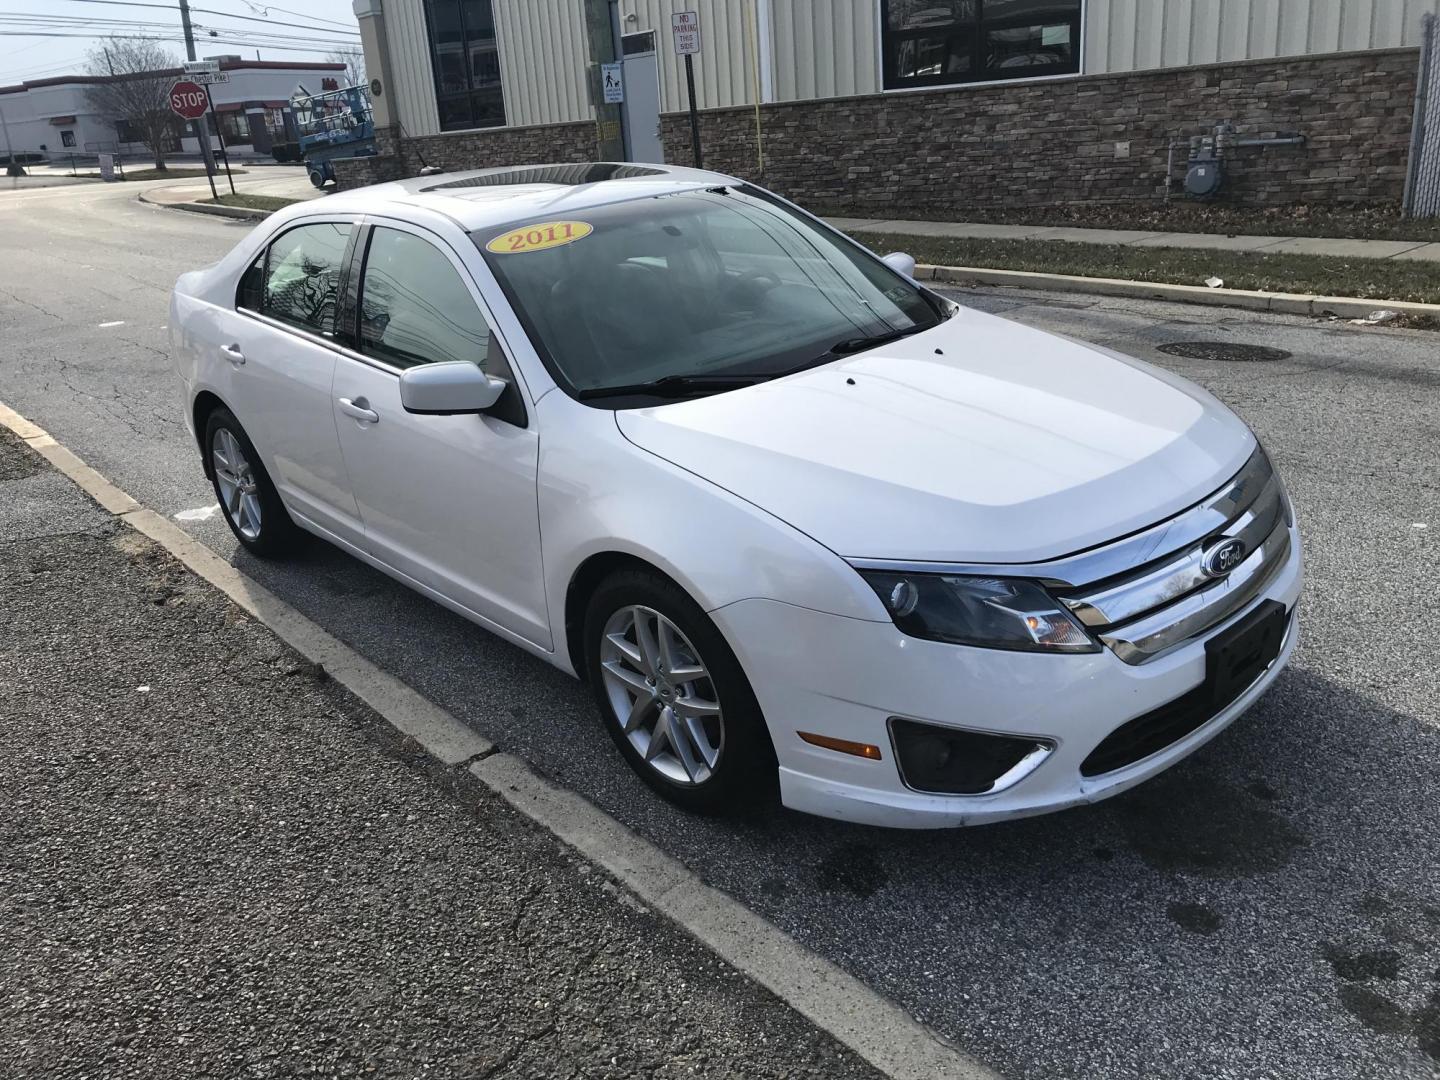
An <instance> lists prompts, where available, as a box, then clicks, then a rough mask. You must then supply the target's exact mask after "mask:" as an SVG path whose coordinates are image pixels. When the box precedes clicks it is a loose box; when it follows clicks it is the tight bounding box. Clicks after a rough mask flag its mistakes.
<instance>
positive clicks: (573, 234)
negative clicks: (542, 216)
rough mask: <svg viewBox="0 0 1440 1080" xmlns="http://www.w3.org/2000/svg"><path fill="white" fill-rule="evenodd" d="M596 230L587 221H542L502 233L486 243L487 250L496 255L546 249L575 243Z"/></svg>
mask: <svg viewBox="0 0 1440 1080" xmlns="http://www.w3.org/2000/svg"><path fill="white" fill-rule="evenodd" d="M594 231H595V229H594V226H592V225H590V224H589V223H588V222H585V221H542V222H541V223H540V224H539V225H526V226H525V227H524V228H523V229H512V230H511V231H510V232H507V233H501V234H500V235H499V236H497V237H495V239H494V240H491V241H490V242H489V243H488V244H486V245H485V250H486V251H493V252H494V253H495V254H496V255H519V254H520V253H521V252H524V251H544V250H545V249H546V248H554V247H561V246H562V245H564V244H573V243H574V242H575V241H576V240H583V239H584V238H585V237H587V236H589V235H590V234H591V233H592V232H594Z"/></svg>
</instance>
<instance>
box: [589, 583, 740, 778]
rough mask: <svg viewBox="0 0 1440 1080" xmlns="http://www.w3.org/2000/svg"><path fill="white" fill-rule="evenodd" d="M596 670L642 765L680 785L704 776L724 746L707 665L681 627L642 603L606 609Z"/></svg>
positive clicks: (710, 771) (711, 770)
mask: <svg viewBox="0 0 1440 1080" xmlns="http://www.w3.org/2000/svg"><path fill="white" fill-rule="evenodd" d="M600 670H601V675H602V677H603V678H604V680H605V691H606V697H607V698H608V699H609V702H610V708H611V712H612V713H613V716H612V719H613V720H614V722H615V723H617V724H619V725H620V729H621V731H622V732H624V734H625V737H626V738H627V739H628V740H629V741H630V745H631V746H632V747H634V748H635V751H636V753H638V754H639V755H640V757H641V759H642V760H643V761H644V762H645V763H646V765H647V766H649V767H650V768H652V769H654V770H655V771H656V772H658V773H659V774H660V775H662V776H664V777H665V779H667V780H669V781H670V782H671V783H673V784H679V785H681V786H682V787H694V786H698V785H700V784H703V783H705V782H706V781H707V780H709V779H710V777H711V776H712V775H713V773H714V771H715V769H716V767H717V766H718V765H719V762H720V755H721V754H722V753H723V752H724V749H725V721H724V718H723V717H722V715H721V712H720V699H719V695H718V694H717V692H716V690H715V686H714V683H713V682H712V680H711V678H710V672H709V670H708V669H707V668H706V667H705V663H704V661H703V660H701V658H700V654H699V652H698V651H697V650H696V649H695V646H694V645H692V644H691V643H690V639H689V638H687V637H686V636H685V634H684V632H683V631H681V629H680V628H679V627H678V626H676V625H675V624H674V623H673V622H671V621H670V620H669V619H668V618H666V617H665V616H664V615H662V614H660V612H658V611H656V610H654V609H653V608H648V607H643V606H641V605H638V604H636V605H631V606H628V607H623V608H621V609H620V610H619V611H617V612H615V613H614V614H613V615H611V616H610V619H609V620H608V621H607V622H606V624H605V630H604V639H603V641H602V642H601V653H600Z"/></svg>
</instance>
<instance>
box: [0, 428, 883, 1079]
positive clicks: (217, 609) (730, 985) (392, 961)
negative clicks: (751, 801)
mask: <svg viewBox="0 0 1440 1080" xmlns="http://www.w3.org/2000/svg"><path fill="white" fill-rule="evenodd" d="M0 609H3V610H4V612H5V616H4V619H3V620H0V731H3V732H4V734H5V739H6V752H5V754H4V755H0V986H3V987H4V988H5V991H4V993H3V994H0V1060H3V1061H4V1062H5V1068H4V1069H0V1071H6V1070H8V1072H7V1075H8V1074H9V1073H13V1074H14V1075H16V1076H25V1077H29V1078H32V1080H45V1078H58V1077H72V1076H82V1075H84V1076H100V1075H103V1076H126V1077H157V1078H159V1077H171V1076H242V1075H243V1076H248V1077H279V1076H292V1075H326V1076H332V1075H362V1074H363V1075H375V1076H382V1077H389V1076H393V1077H412V1076H417V1075H420V1074H422V1073H423V1074H424V1075H426V1076H432V1077H476V1076H513V1077H538V1076H576V1075H585V1076H616V1077H619V1076H632V1075H644V1076H680V1075H686V1076H688V1075H742V1076H747V1077H749V1076H755V1077H770V1076H773V1077H779V1076H811V1077H825V1078H831V1077H833V1078H837V1080H839V1078H847V1077H859V1076H874V1075H875V1074H874V1073H873V1072H872V1071H870V1070H869V1069H868V1067H867V1066H865V1065H864V1064H863V1063H861V1062H860V1061H859V1060H858V1059H857V1058H855V1057H854V1055H852V1054H851V1053H849V1052H848V1051H846V1050H844V1049H842V1048H841V1047H840V1046H839V1045H838V1044H836V1043H835V1042H833V1041H832V1040H830V1039H829V1038H828V1037H827V1036H825V1035H823V1034H821V1033H819V1032H818V1031H816V1030H815V1029H814V1028H813V1027H811V1026H810V1025H809V1024H807V1023H806V1022H805V1021H804V1020H802V1019H800V1018H799V1017H798V1016H797V1014H795V1013H794V1012H793V1011H792V1010H791V1009H789V1008H788V1007H787V1006H785V1005H782V1004H781V1003H779V1002H778V1001H777V1000H776V999H775V998H774V997H772V996H771V995H770V994H768V993H767V992H766V991H764V990H762V989H760V988H758V987H757V986H756V985H755V984H753V983H752V982H750V981H749V980H747V979H746V978H744V977H742V976H740V975H738V974H737V973H736V972H735V971H734V970H732V969H730V968H728V967H726V966H725V965H723V964H722V963H720V962H719V961H717V960H716V958H715V957H714V956H713V955H712V954H710V953H708V952H707V951H706V950H704V949H703V948H701V947H700V946H699V945H698V944H697V943H696V942H694V941H693V940H692V939H690V938H689V937H687V936H686V935H684V934H683V933H681V932H680V931H678V930H677V929H676V928H675V927H674V926H673V925H672V924H671V923H669V922H668V921H666V920H665V919H662V918H660V917H658V916H657V915H656V914H654V913H653V912H651V911H649V910H647V909H645V908H644V907H643V906H642V905H640V904H639V903H638V902H637V901H636V900H635V899H634V898H633V897H631V896H630V895H629V894H628V893H626V892H625V891H624V890H623V889H620V888H618V887H617V886H615V885H614V884H613V883H611V882H610V881H609V880H608V879H607V878H606V875H604V874H603V873H602V872H601V871H599V870H597V869H595V868H594V867H593V866H591V865H589V864H588V863H586V862H584V861H583V860H582V859H579V858H578V857H577V856H576V855H575V854H574V853H573V852H572V851H570V850H569V849H567V848H565V847H563V846H562V845H561V844H559V843H558V842H557V841H556V840H555V839H554V838H553V837H552V836H550V835H549V834H546V833H543V832H541V831H540V830H538V829H535V828H533V827H531V826H530V825H528V824H527V823H526V822H524V821H523V820H522V819H521V818H520V817H519V816H518V815H516V814H515V813H514V812H513V811H510V810H509V809H508V808H506V807H505V805H504V804H503V803H501V802H500V801H499V800H498V799H496V798H495V797H494V796H493V795H491V794H490V793H489V792H488V791H487V790H486V789H484V788H482V787H481V786H480V785H479V784H478V783H477V782H474V781H472V780H471V779H470V778H469V776H468V774H467V773H466V772H464V771H463V770H453V771H452V770H447V769H444V768H443V767H441V766H439V765H438V764H436V763H434V762H433V761H432V760H431V759H429V758H426V757H424V756H423V755H421V754H419V753H417V751H416V750H415V747H414V746H413V744H409V743H407V742H404V741H401V740H400V738H399V737H398V736H397V735H396V734H394V732H393V729H391V728H390V727H389V726H388V725H387V724H385V723H384V722H383V721H381V720H380V719H379V718H378V717H376V716H375V715H374V714H373V713H371V712H370V711H369V710H368V709H367V708H365V707H364V706H363V705H361V704H359V703H358V702H357V701H356V700H355V699H353V698H351V697H350V696H349V695H348V694H347V693H345V692H344V691H343V690H341V689H340V688H339V687H338V686H337V684H336V683H334V682H333V681H331V680H329V679H328V678H327V677H326V676H325V673H324V671H323V670H322V669H317V668H315V667H314V666H313V665H310V664H308V663H306V662H304V661H303V660H302V659H301V658H300V657H299V656H298V655H297V654H295V653H293V652H291V651H290V650H289V649H288V648H287V647H286V646H285V645H283V644H281V643H280V642H279V641H278V640H277V639H276V638H275V637H274V636H273V635H272V634H271V633H270V632H269V631H268V630H267V629H266V628H265V627H264V626H262V625H261V624H259V623H257V622H256V621H254V620H252V619H251V618H249V617H248V616H247V615H246V614H244V613H243V612H242V611H241V610H240V609H239V608H237V607H235V606H234V605H232V604H231V603H230V602H229V601H228V600H226V599H225V598H224V597H223V596H222V595H221V594H219V593H218V592H216V591H214V590H212V589H211V588H210V587H209V586H207V585H206V584H204V583H203V582H201V581H200V580H199V579H198V578H195V577H194V576H192V575H191V574H190V573H189V572H188V571H186V570H185V569H183V568H182V567H181V566H180V565H179V564H177V563H175V562H174V561H173V560H171V559H170V558H169V557H168V556H167V555H166V554H165V553H164V552H163V551H162V550H161V549H159V548H158V547H156V546H155V545H153V544H152V543H151V542H150V541H148V540H147V539H145V538H144V537H142V536H140V535H139V534H138V533H135V532H133V531H132V530H131V529H130V528H129V527H128V526H127V525H126V524H124V523H122V522H120V521H119V520H118V519H116V518H114V517H111V516H110V515H109V514H107V513H104V512H102V511H101V510H100V509H99V508H98V507H97V506H96V505H95V504H94V503H92V502H90V501H89V499H88V498H86V497H85V496H84V495H82V494H81V493H80V492H79V490H78V489H77V488H75V487H74V486H72V485H71V484H70V482H69V481H68V480H66V479H65V478H63V477H62V476H60V475H59V474H58V473H56V472H54V471H53V470H52V469H51V468H50V466H49V464H48V463H46V462H45V461H44V460H43V459H41V458H40V457H39V456H37V455H36V454H35V453H34V452H33V451H32V450H30V449H29V448H28V447H26V446H24V445H23V444H22V443H20V441H19V440H18V439H16V438H15V437H14V436H12V435H11V434H10V433H9V432H8V431H6V430H4V429H3V428H0Z"/></svg>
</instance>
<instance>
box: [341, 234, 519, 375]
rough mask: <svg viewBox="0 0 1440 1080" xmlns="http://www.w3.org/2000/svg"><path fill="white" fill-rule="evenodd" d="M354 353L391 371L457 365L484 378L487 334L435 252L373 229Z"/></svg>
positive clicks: (450, 268) (423, 243) (407, 237)
mask: <svg viewBox="0 0 1440 1080" xmlns="http://www.w3.org/2000/svg"><path fill="white" fill-rule="evenodd" d="M360 351H361V352H363V353H366V354H367V355H369V356H373V357H375V358H376V359H377V360H383V361H384V362H385V363H387V364H390V365H392V366H394V367H397V368H408V367H414V366H415V365H416V364H435V363H442V362H444V361H447V360H464V361H466V362H468V363H471V364H475V365H476V366H478V367H481V368H483V369H485V370H486V371H490V368H491V365H489V364H488V363H487V362H486V361H487V360H488V359H489V353H490V327H489V325H488V324H487V323H486V322H485V316H484V315H482V314H481V313H480V308H479V306H478V305H477V304H476V303H475V300H474V298H473V297H472V296H471V295H470V290H469V289H468V288H467V287H466V285H465V282H464V280H463V279H462V278H461V277H460V274H459V273H458V272H457V271H456V269H455V267H454V265H453V264H451V262H450V260H449V259H448V258H446V256H445V254H444V253H443V252H442V251H441V250H440V249H439V248H437V247H436V246H435V245H434V244H432V243H430V242H429V241H428V240H423V239H421V238H420V237H418V236H415V235H413V234H411V233H406V232H400V231H398V230H396V229H386V228H381V227H377V228H376V229H375V230H374V231H373V233H372V234H371V236H370V250H369V251H368V252H367V253H366V256H365V274H364V277H363V279H362V281H361V285H360ZM491 374H496V373H495V372H493V371H492V372H491Z"/></svg>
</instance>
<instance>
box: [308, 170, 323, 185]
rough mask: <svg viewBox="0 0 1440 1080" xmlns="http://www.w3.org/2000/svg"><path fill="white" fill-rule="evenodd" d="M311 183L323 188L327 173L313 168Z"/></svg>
mask: <svg viewBox="0 0 1440 1080" xmlns="http://www.w3.org/2000/svg"><path fill="white" fill-rule="evenodd" d="M310 183H312V184H314V185H315V186H316V187H317V188H323V187H324V186H325V173H324V172H323V171H322V170H320V169H311V170H310Z"/></svg>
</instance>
